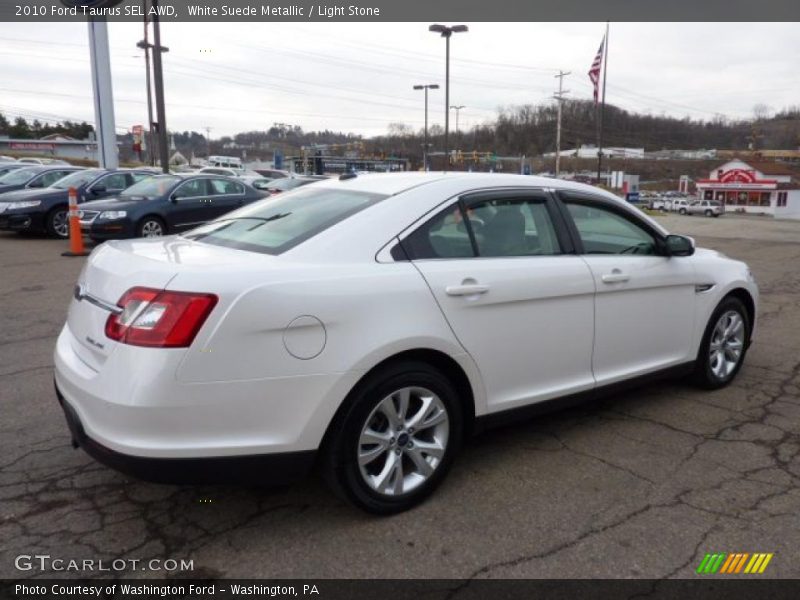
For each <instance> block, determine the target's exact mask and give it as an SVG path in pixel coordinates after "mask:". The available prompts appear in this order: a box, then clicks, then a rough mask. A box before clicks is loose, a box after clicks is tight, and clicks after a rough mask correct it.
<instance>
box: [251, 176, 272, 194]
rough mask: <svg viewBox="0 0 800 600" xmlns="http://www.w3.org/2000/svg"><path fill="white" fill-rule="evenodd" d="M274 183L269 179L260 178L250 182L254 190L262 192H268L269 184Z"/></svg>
mask: <svg viewBox="0 0 800 600" xmlns="http://www.w3.org/2000/svg"><path fill="white" fill-rule="evenodd" d="M273 181H275V180H274V179H270V178H269V177H260V178H258V179H254V180H253V181H251V182H250V185H252V186H253V187H254V188H255V189H257V190H261V191H263V192H269V187H270V184H271V183H272V182H273Z"/></svg>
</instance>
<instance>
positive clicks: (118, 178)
mask: <svg viewBox="0 0 800 600" xmlns="http://www.w3.org/2000/svg"><path fill="white" fill-rule="evenodd" d="M98 183H99V184H100V185H104V186H106V190H108V191H109V192H114V191H122V190H124V189H125V188H126V187H128V177H127V175H126V174H125V173H113V174H112V175H109V176H108V177H103V179H101V180H100V181H98Z"/></svg>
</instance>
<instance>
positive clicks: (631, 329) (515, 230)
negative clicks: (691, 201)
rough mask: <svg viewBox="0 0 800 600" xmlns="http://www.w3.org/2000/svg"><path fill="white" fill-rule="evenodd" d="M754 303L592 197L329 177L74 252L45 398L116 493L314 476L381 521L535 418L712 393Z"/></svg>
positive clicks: (651, 228)
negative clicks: (675, 384) (177, 231)
mask: <svg viewBox="0 0 800 600" xmlns="http://www.w3.org/2000/svg"><path fill="white" fill-rule="evenodd" d="M159 179H161V178H154V179H153V180H149V181H148V182H146V184H145V183H143V184H139V185H140V186H145V185H153V183H154V181H156V182H157V181H158V180H159ZM185 183H189V182H188V181H187V182H185ZM237 183H238V184H239V185H242V184H241V182H237ZM187 219H188V217H187ZM478 257H480V260H476V258H478ZM757 302H758V288H757V286H756V284H755V282H754V281H753V277H752V275H751V273H750V270H749V269H748V267H747V265H746V264H744V263H742V262H740V261H737V260H733V259H730V258H727V257H725V256H723V255H721V254H719V253H717V252H714V251H711V250H704V249H699V248H698V249H696V248H695V245H694V242H693V241H692V240H691V239H690V238H687V237H683V236H680V235H671V234H669V233H668V232H667V231H666V230H665V229H664V228H663V227H662V226H661V225H659V224H658V223H657V222H656V221H654V220H652V219H650V218H649V217H647V216H646V215H644V214H643V213H642V212H641V211H639V210H637V209H636V208H635V207H632V206H629V205H627V204H626V203H625V202H624V201H622V200H620V199H619V198H617V197H616V196H614V195H613V194H610V193H608V192H604V191H601V190H599V189H597V188H594V187H590V186H586V185H580V184H575V183H571V182H566V181H560V180H553V179H545V178H540V177H533V176H531V177H520V176H518V175H502V174H482V173H448V174H434V173H403V174H380V175H365V176H356V177H354V176H347V178H346V179H342V178H340V179H336V180H333V179H328V180H325V181H322V182H320V183H318V184H317V185H313V186H308V187H303V188H300V189H296V190H294V191H292V192H287V193H285V194H282V195H281V196H279V197H277V198H270V199H269V200H265V201H262V202H256V203H254V204H252V205H250V206H247V207H244V208H242V209H239V210H236V211H234V212H231V213H228V214H226V215H225V216H224V217H223V218H220V219H217V220H215V221H212V222H210V223H208V224H206V225H204V226H201V227H198V228H195V229H192V230H190V231H187V232H186V233H184V234H182V235H179V236H176V237H173V238H169V239H158V240H135V241H120V242H112V243H111V244H103V245H102V246H100V247H99V248H97V249H95V250H94V252H93V253H92V255H91V256H90V257H89V259H88V261H87V264H86V266H85V268H84V270H83V271H82V273H81V275H80V277H79V280H78V282H77V285H76V287H75V293H74V298H73V300H72V302H71V305H70V308H69V313H68V317H67V324H66V325H65V326H64V328H63V330H62V332H61V334H60V336H59V338H58V342H57V345H56V349H55V359H54V360H55V383H56V392H57V394H58V398H59V401H60V402H61V405H62V407H63V409H64V412H65V414H66V419H67V422H68V424H69V427H70V429H71V431H72V436H73V440H74V441H75V443H76V444H77V445H80V446H82V447H83V448H84V449H85V450H86V451H87V452H89V453H90V454H92V455H93V456H95V457H96V458H97V459H98V460H100V461H103V462H106V463H107V464H109V465H112V466H114V467H116V468H119V469H120V470H123V471H125V472H127V473H129V474H133V475H135V476H139V477H144V478H148V479H153V480H156V481H181V480H182V481H202V480H206V481H208V480H217V481H219V480H226V479H227V480H239V481H242V480H245V481H251V482H252V481H257V482H259V483H261V484H266V483H277V482H282V483H285V482H287V481H289V480H291V479H295V478H297V477H299V476H302V475H303V474H304V473H306V472H307V471H308V469H309V467H311V465H312V464H314V463H315V462H316V464H318V465H320V467H321V470H322V471H323V472H324V473H325V476H326V479H327V480H328V481H329V482H330V483H331V485H332V486H333V488H334V489H335V490H336V491H337V492H338V493H339V494H341V495H342V496H343V497H345V498H347V499H348V500H350V501H351V502H353V503H354V504H356V505H357V506H360V507H361V508H363V509H365V510H368V511H371V512H375V513H383V514H386V513H394V512H398V511H401V510H404V509H407V508H410V507H411V506H414V505H415V504H417V503H419V502H420V501H422V500H423V499H424V498H425V497H426V496H427V495H428V494H430V493H431V492H432V491H433V490H434V488H436V486H437V485H438V484H439V483H440V482H441V481H442V479H443V478H444V477H445V475H446V473H447V470H448V469H449V468H450V466H451V464H452V462H453V460H454V458H455V456H456V453H457V451H458V449H459V446H461V445H462V443H463V442H464V441H465V440H466V439H467V437H468V436H469V435H470V433H471V432H473V431H479V430H480V429H482V428H483V427H485V426H487V425H492V424H497V423H500V422H503V421H506V420H508V419H519V417H520V416H521V415H525V414H527V413H529V412H530V411H534V412H535V411H541V410H543V407H544V406H546V405H545V404H544V403H545V402H547V403H548V404H547V406H553V405H554V404H553V402H552V401H554V400H555V399H556V398H565V399H569V400H570V401H574V400H575V399H576V398H583V399H589V398H597V397H598V396H599V395H601V394H603V393H609V392H610V391H613V390H618V389H619V388H620V387H622V386H623V385H624V384H625V383H628V384H631V385H633V384H636V383H640V382H641V381H642V380H643V378H646V377H647V378H655V377H663V376H667V375H677V374H689V373H690V374H691V375H692V376H693V378H694V380H695V381H696V382H697V383H698V384H699V385H701V386H703V387H706V388H720V387H723V386H725V385H727V384H729V383H730V382H731V381H732V380H733V378H734V377H735V376H736V374H737V372H738V371H739V369H740V367H741V365H742V362H743V360H744V357H745V353H746V351H747V349H748V346H749V345H750V341H751V334H752V331H753V329H754V327H755V315H756V307H757ZM643 306H647V310H642V307H643ZM654 315H658V317H657V318H654Z"/></svg>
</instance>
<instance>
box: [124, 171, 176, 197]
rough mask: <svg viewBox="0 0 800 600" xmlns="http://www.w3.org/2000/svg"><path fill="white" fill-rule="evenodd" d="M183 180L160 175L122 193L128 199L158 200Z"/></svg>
mask: <svg viewBox="0 0 800 600" xmlns="http://www.w3.org/2000/svg"><path fill="white" fill-rule="evenodd" d="M180 180H181V178H180V177H176V176H175V175H158V176H154V177H148V178H146V179H144V180H142V181H140V182H139V183H135V184H133V185H132V186H131V187H129V188H128V189H127V190H125V191H124V192H122V194H121V195H122V196H125V197H126V198H128V197H142V198H157V197H160V196H163V195H164V194H166V193H167V192H168V191H169V190H170V189H172V187H173V186H174V185H175V184H176V183H178V182H179V181H180Z"/></svg>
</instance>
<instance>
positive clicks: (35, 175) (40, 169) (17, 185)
mask: <svg viewBox="0 0 800 600" xmlns="http://www.w3.org/2000/svg"><path fill="white" fill-rule="evenodd" d="M82 170H83V167H44V166H41V165H38V166H31V165H27V166H25V167H24V168H22V169H14V170H13V171H10V172H8V173H6V174H5V175H3V176H2V177H0V194H4V193H6V192H14V191H16V190H22V189H29V190H35V189H42V188H46V187H49V186H51V185H53V184H54V183H55V182H56V181H58V180H59V179H61V178H62V177H66V176H67V175H69V174H70V173H74V172H75V171H82ZM0 200H2V196H0Z"/></svg>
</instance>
